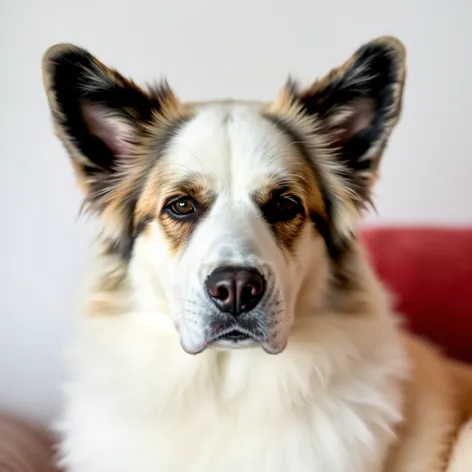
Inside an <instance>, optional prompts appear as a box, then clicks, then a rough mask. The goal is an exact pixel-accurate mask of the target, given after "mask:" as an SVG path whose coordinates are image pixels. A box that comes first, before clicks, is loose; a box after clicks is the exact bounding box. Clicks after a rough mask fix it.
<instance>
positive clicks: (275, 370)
mask: <svg viewBox="0 0 472 472" xmlns="http://www.w3.org/2000/svg"><path fill="white" fill-rule="evenodd" d="M135 316H137V315H129V316H127V317H122V318H116V319H105V320H93V321H88V322H87V326H86V328H85V330H84V331H83V333H82V336H80V339H79V341H78V343H77V346H76V347H77V349H76V350H75V354H74V364H73V366H74V371H73V373H72V381H71V383H70V384H69V385H68V388H67V403H66V408H65V411H64V415H63V424H62V426H61V427H62V430H63V438H64V439H63V443H62V447H61V453H62V456H63V458H64V461H65V464H67V466H68V470H69V471H70V472H131V471H132V472H187V471H188V472H200V471H202V472H203V471H205V472H222V471H224V472H233V471H234V472H236V471H238V472H240V471H244V472H253V471H254V472H269V471H270V472H279V471H280V472H282V471H283V472H306V471H313V472H316V471H320V472H338V471H339V472H378V471H381V470H382V468H381V463H382V461H383V460H384V457H385V454H386V451H387V449H388V447H389V445H390V444H391V443H392V441H393V439H394V435H393V433H392V428H393V426H394V425H395V424H396V423H397V422H398V421H399V420H400V419H401V413H400V410H401V398H400V395H399V392H398V388H397V384H398V380H399V379H400V378H401V377H402V376H404V375H405V372H406V370H407V369H406V363H405V358H404V354H403V350H402V349H401V347H400V346H399V345H398V344H397V343H396V342H395V337H394V331H393V329H392V327H391V322H390V321H389V320H388V319H387V318H386V319H379V320H373V319H370V320H368V321H366V319H362V318H357V319H346V318H343V319H341V318H340V317H337V316H336V315H326V316H319V317H317V319H316V320H312V321H310V323H309V326H304V328H303V329H301V330H299V331H296V330H295V332H294V333H293V335H292V337H291V342H290V345H289V346H288V348H287V349H286V351H285V352H284V353H282V354H280V355H278V356H270V355H268V354H265V353H264V352H262V350H259V349H253V350H245V351H231V352H217V351H212V350H210V351H207V352H205V353H203V354H201V355H198V356H195V357H192V356H190V355H188V354H185V353H183V351H182V350H181V348H180V346H179V345H178V341H177V338H176V335H175V334H174V333H173V332H172V330H171V329H168V327H167V326H165V327H163V326H162V325H161V326H155V324H154V321H152V320H151V318H149V319H148V320H147V321H146V318H145V317H142V316H141V315H140V316H141V319H140V322H139V323H137V322H136V318H135ZM369 324H370V327H369V329H366V328H367V327H368V325H369ZM374 332H375V333H376V336H373V335H372V333H374ZM157 333H159V334H157Z"/></svg>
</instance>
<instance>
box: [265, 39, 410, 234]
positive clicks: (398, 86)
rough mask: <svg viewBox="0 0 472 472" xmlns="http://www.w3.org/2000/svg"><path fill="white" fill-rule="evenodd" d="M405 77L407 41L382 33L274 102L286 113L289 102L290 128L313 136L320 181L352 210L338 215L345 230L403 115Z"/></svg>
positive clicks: (367, 193) (361, 203) (363, 199)
mask: <svg viewBox="0 0 472 472" xmlns="http://www.w3.org/2000/svg"><path fill="white" fill-rule="evenodd" d="M404 80H405V49H404V47H403V45H402V44H401V42H400V41H398V40H397V39H395V38H391V37H382V38H378V39H376V40H374V41H371V42H369V43H367V44H365V45H364V46H362V47H361V48H360V49H358V50H357V51H356V52H355V54H354V55H353V56H352V57H351V58H350V59H349V60H348V61H347V62H345V63H344V64H343V65H342V66H340V67H338V68H337V69H334V70H332V71H331V72H330V73H329V74H328V75H327V76H326V77H324V78H323V79H321V80H318V81H317V82H315V83H314V84H313V85H312V86H311V87H309V88H308V89H306V90H299V89H298V87H297V85H296V84H294V83H293V82H292V81H291V82H289V84H288V85H287V87H286V88H285V89H284V91H283V92H282V94H281V96H280V98H279V101H278V103H276V104H275V106H274V109H275V110H277V111H278V113H279V116H283V115H282V114H281V113H280V111H281V109H283V108H284V105H283V104H284V103H285V112H286V117H288V118H286V120H288V121H289V122H290V125H291V126H292V129H295V130H297V131H298V132H299V133H300V134H301V135H302V137H303V138H304V140H305V141H310V140H311V154H312V159H313V160H314V161H316V162H315V164H316V165H317V166H318V167H319V168H320V173H323V174H324V175H322V176H321V179H322V180H324V181H325V184H326V186H327V187H328V189H327V190H328V191H330V192H331V194H333V195H332V196H333V199H334V200H336V201H337V202H338V203H340V204H341V205H343V204H344V210H347V212H348V213H350V216H349V217H348V218H345V215H344V216H341V217H340V218H341V219H343V220H344V221H343V224H342V226H344V227H345V229H346V230H347V231H352V223H353V220H355V219H356V218H357V214H358V210H359V208H361V207H363V206H365V204H366V203H367V202H370V191H371V188H372V184H373V182H374V181H375V179H376V175H377V170H378V164H379V161H380V158H381V155H382V152H383V150H384V148H385V145H386V143H387V140H388V138H389V136H390V133H391V131H392V129H393V128H394V126H395V124H396V123H397V120H398V118H399V116H400V111H401V104H402V92H403V85H404ZM307 136H308V138H307ZM338 206H339V205H338ZM341 211H342V210H341ZM338 213H339V211H338ZM338 220H339V218H338ZM347 220H350V221H347Z"/></svg>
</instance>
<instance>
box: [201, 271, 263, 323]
mask: <svg viewBox="0 0 472 472" xmlns="http://www.w3.org/2000/svg"><path fill="white" fill-rule="evenodd" d="M206 288H207V291H208V295H209V296H210V298H211V300H212V301H213V303H214V304H215V305H216V306H217V307H218V308H219V309H220V310H221V311H223V312H225V313H231V314H232V315H234V316H239V315H240V314H241V313H245V312H248V311H251V310H252V309H253V308H255V307H256V306H257V304H258V303H259V302H260V301H261V298H262V296H263V295H264V291H265V282H264V278H263V277H262V275H261V274H260V273H259V272H258V271H257V270H255V269H245V268H241V267H220V268H218V269H215V270H214V271H213V272H212V273H211V274H210V276H209V277H208V279H207V282H206Z"/></svg>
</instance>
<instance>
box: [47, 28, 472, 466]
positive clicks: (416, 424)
mask: <svg viewBox="0 0 472 472" xmlns="http://www.w3.org/2000/svg"><path fill="white" fill-rule="evenodd" d="M405 58H406V53H405V48H404V46H403V45H402V43H401V42H400V41H399V40H398V39H396V38H392V37H381V38H378V39H374V40H372V41H371V42H368V43H366V44H364V45H363V46H362V47H360V48H359V49H357V51H356V52H355V53H354V54H353V55H352V57H351V58H349V59H348V60H347V61H346V62H345V63H344V64H343V65H341V66H340V67H338V68H336V69H333V70H332V71H331V72H330V73H329V74H328V75H326V77H324V78H322V79H320V80H317V81H315V82H314V84H313V85H311V86H309V87H305V88H304V87H301V86H300V85H299V84H298V83H297V82H295V81H294V80H289V81H288V82H287V83H286V85H285V86H284V87H283V88H282V90H281V92H280V94H279V95H278V97H277V98H276V99H275V100H274V101H273V102H271V103H259V102H242V101H230V100H228V101H215V102H205V103H183V102H181V101H180V100H179V99H178V98H177V96H176V94H175V93H174V91H173V90H172V89H171V87H170V86H169V85H168V83H167V82H166V81H161V82H159V83H157V84H156V85H153V86H149V87H146V88H144V87H140V86H138V85H136V84H135V83H134V82H132V81H131V80H129V79H127V78H125V77H123V76H122V75H121V74H120V73H118V72H117V71H116V70H114V69H111V68H109V67H107V66H105V65H104V64H103V63H102V62H100V61H99V60H98V59H97V58H95V57H94V56H92V55H91V54H90V53H89V52H87V51H86V50H84V49H82V48H80V47H77V46H74V45H70V44H58V45H55V46H52V47H51V48H50V49H49V50H48V51H47V52H46V53H45V55H44V59H43V77H44V83H45V89H46V92H47V97H48V100H49V105H50V109H51V113H52V118H53V122H54V126H55V130H56V133H57V135H58V137H59V138H60V140H61V141H62V143H63V144H64V146H65V148H66V150H67V152H68V154H69V156H70V158H71V162H72V165H73V167H74V169H75V173H76V175H77V178H78V183H79V186H80V187H81V189H82V191H83V192H84V195H85V198H84V209H85V210H86V211H89V212H91V213H93V214H95V215H98V216H97V217H98V221H99V222H100V232H99V234H98V237H97V244H96V250H95V253H94V259H93V263H92V264H91V268H90V272H89V277H88V278H87V284H86V287H85V295H84V298H83V300H84V306H83V307H81V311H82V312H83V316H81V317H80V322H79V325H78V327H77V333H76V336H75V338H74V342H73V345H72V346H71V351H70V358H69V364H68V365H69V377H68V382H67V384H66V385H65V402H64V408H63V411H62V416H61V421H60V425H59V427H58V428H59V435H60V437H59V445H58V449H59V461H60V464H61V465H62V466H63V467H64V468H65V470H67V471H68V472H223V471H225V472H236V471H238V472H241V471H246V472H269V471H270V472H308V471H312V472H315V471H317V472H409V471H412V472H422V471H424V472H426V471H427V472H436V471H438V472H439V471H445V470H449V471H450V472H458V471H460V472H465V471H468V472H470V470H472V466H471V461H472V458H471V454H472V453H471V451H472V448H471V447H469V446H471V445H472V431H471V429H472V424H471V423H470V422H468V421H469V418H470V416H471V414H472V393H471V392H472V373H471V369H470V368H469V367H467V366H463V365H459V364H457V363H453V362H452V361H451V360H448V359H446V358H444V357H442V355H441V354H440V353H439V352H437V351H436V350H435V348H434V347H432V346H429V345H427V344H426V343H425V342H424V341H420V340H418V339H415V338H414V337H412V336H411V335H409V334H407V333H406V332H405V331H404V329H403V328H402V325H401V323H400V322H399V321H398V319H397V317H396V315H395V313H394V312H393V310H392V306H391V302H390V297H389V294H388V293H387V292H386V290H385V289H384V288H383V287H382V285H381V283H380V282H379V280H378V279H377V277H376V276H375V274H374V272H373V270H372V269H371V267H370V265H369V260H368V257H367V256H366V254H364V251H363V248H362V245H361V243H360V242H359V240H358V238H357V236H356V235H357V227H358V224H359V222H360V220H361V217H362V214H363V211H364V209H365V208H366V207H368V206H369V205H370V204H371V203H372V189H373V186H374V184H375V181H376V180H377V176H378V174H379V166H380V161H381V156H382V154H383V151H384V149H385V147H386V145H387V142H388V140H389V138H390V135H391V133H392V131H393V129H394V127H395V125H396V124H397V122H398V120H399V117H400V114H401V108H402V96H403V88H404V82H405V75H406V65H405V61H406V59H405ZM199 431H200V432H199ZM467 461H468V462H467Z"/></svg>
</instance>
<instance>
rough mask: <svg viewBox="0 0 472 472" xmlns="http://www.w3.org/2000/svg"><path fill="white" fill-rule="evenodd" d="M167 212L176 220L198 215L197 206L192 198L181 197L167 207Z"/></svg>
mask: <svg viewBox="0 0 472 472" xmlns="http://www.w3.org/2000/svg"><path fill="white" fill-rule="evenodd" d="M166 209H167V212H168V213H169V214H170V215H171V216H172V217H174V218H177V219H187V218H190V217H193V216H195V215H196V213H197V205H196V203H195V202H194V201H193V200H192V199H191V198H190V197H181V198H179V199H178V200H174V201H173V202H172V203H170V204H169V205H168V206H167V208H166Z"/></svg>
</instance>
